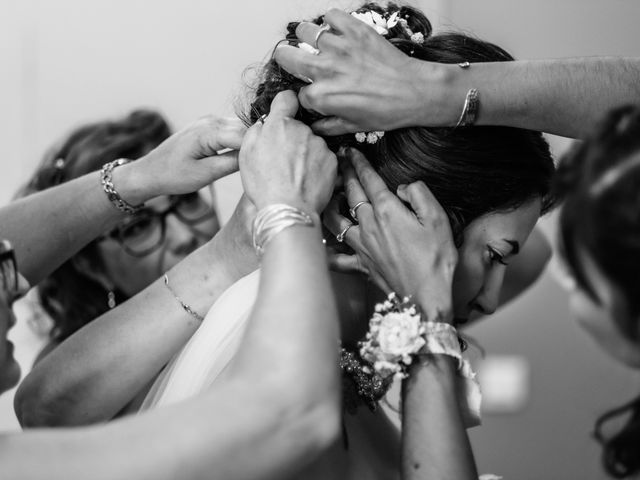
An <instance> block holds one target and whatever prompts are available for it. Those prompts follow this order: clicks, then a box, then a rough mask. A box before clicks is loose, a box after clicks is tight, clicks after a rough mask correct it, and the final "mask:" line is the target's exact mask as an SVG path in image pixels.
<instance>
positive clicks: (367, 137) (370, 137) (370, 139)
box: [356, 131, 384, 144]
mask: <svg viewBox="0 0 640 480" xmlns="http://www.w3.org/2000/svg"><path fill="white" fill-rule="evenodd" d="M382 137H384V131H378V132H358V133H356V142H358V143H364V142H367V143H370V144H374V143H376V142H377V141H378V140H380V139H381V138H382Z"/></svg>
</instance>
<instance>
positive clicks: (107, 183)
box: [100, 158, 144, 215]
mask: <svg viewBox="0 0 640 480" xmlns="http://www.w3.org/2000/svg"><path fill="white" fill-rule="evenodd" d="M130 161H131V160H127V159H126V158H119V159H117V160H114V161H113V162H109V163H105V164H104V166H103V167H102V170H101V171H100V183H101V184H102V189H103V190H104V193H106V194H107V198H108V199H109V201H110V202H111V203H113V204H114V205H115V207H116V208H117V209H118V210H120V211H121V212H124V213H128V214H129V215H131V214H134V213H136V212H138V211H139V210H140V209H141V208H142V207H144V203H142V204H140V205H131V204H130V203H128V202H127V201H125V200H124V199H123V198H122V197H121V196H120V194H119V193H118V191H117V190H116V188H115V187H114V186H113V180H112V178H111V175H112V172H113V169H114V168H116V167H119V166H121V165H126V164H127V163H129V162H130Z"/></svg>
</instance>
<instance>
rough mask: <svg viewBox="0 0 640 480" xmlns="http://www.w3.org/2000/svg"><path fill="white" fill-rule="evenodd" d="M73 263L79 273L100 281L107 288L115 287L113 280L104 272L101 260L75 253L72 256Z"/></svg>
mask: <svg viewBox="0 0 640 480" xmlns="http://www.w3.org/2000/svg"><path fill="white" fill-rule="evenodd" d="M71 264H72V265H73V267H74V268H75V269H76V271H77V272H78V273H80V274H81V275H84V276H85V277H87V278H90V279H91V280H93V281H94V282H96V283H99V284H100V285H102V287H103V288H104V289H105V290H107V291H111V290H113V289H114V288H115V286H114V284H113V281H112V280H111V278H109V276H108V275H107V274H106V273H105V272H104V270H103V268H102V266H101V265H100V264H99V262H97V261H95V260H92V259H91V258H89V256H88V255H82V254H77V255H75V256H74V257H72V258H71Z"/></svg>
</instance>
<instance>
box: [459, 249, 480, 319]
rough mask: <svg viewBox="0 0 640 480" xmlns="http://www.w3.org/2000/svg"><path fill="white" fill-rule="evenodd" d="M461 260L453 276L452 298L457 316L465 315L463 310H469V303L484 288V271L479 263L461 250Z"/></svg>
mask: <svg viewBox="0 0 640 480" xmlns="http://www.w3.org/2000/svg"><path fill="white" fill-rule="evenodd" d="M458 254H459V260H458V265H457V267H456V271H455V273H454V275H453V284H452V297H453V307H454V311H455V313H456V315H463V316H464V315H465V313H464V312H463V311H462V309H468V305H469V303H471V301H472V300H473V299H474V298H475V297H476V296H477V295H478V292H479V291H480V289H481V288H482V281H483V278H484V271H483V268H482V265H480V264H479V262H475V261H473V257H472V256H471V255H470V254H469V253H468V252H465V251H464V247H463V248H462V249H460V250H459V252H458Z"/></svg>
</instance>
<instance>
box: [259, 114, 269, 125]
mask: <svg viewBox="0 0 640 480" xmlns="http://www.w3.org/2000/svg"><path fill="white" fill-rule="evenodd" d="M265 118H267V114H266V113H263V114H262V115H260V117H258V121H259V122H260V123H261V124H263V125H264V119H265Z"/></svg>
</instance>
